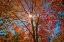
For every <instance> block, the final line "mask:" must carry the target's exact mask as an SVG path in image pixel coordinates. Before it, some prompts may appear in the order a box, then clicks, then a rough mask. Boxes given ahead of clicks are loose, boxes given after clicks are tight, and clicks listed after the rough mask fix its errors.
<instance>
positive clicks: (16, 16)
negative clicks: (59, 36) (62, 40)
mask: <svg viewBox="0 0 64 42" xmlns="http://www.w3.org/2000/svg"><path fill="white" fill-rule="evenodd" d="M1 2H2V3H1V4H3V5H2V6H1V10H0V13H1V19H2V21H3V23H4V24H6V22H7V21H8V22H9V23H8V24H6V27H8V26H10V25H11V26H13V28H12V29H14V30H15V32H17V33H18V35H20V36H21V38H23V39H24V38H25V37H26V38H31V39H30V40H33V41H34V42H38V40H39V41H42V40H43V42H44V41H45V39H47V40H46V42H47V41H48V42H50V38H51V37H50V36H51V35H52V34H54V31H53V29H54V28H55V25H56V24H57V22H56V20H60V21H61V23H63V22H62V21H63V16H62V15H63V14H58V12H59V11H62V12H63V11H64V10H63V9H64V8H63V7H64V5H63V4H62V0H5V1H4V0H2V1H1ZM49 2H50V3H49ZM7 4H8V5H7ZM9 4H10V5H9ZM45 5H47V7H46V6H45ZM2 7H3V8H2ZM4 7H5V8H4ZM3 9H4V11H3ZM2 14H3V15H2ZM7 16H8V17H7ZM3 17H4V18H3ZM14 20H20V21H21V22H20V23H22V26H18V25H17V24H16V25H15V23H14ZM10 23H11V24H10ZM61 23H58V24H59V26H60V24H61ZM18 24H19V23H18ZM0 25H1V27H2V26H4V25H2V23H1V24H0ZM61 27H63V25H61ZM60 29H61V28H60ZM60 29H59V30H60ZM22 30H23V31H22ZM25 31H26V32H25ZM61 31H62V30H61ZM25 33H26V34H25ZM24 35H25V36H24ZM20 40H21V39H20ZM28 40H29V39H28ZM30 40H29V41H30Z"/></svg>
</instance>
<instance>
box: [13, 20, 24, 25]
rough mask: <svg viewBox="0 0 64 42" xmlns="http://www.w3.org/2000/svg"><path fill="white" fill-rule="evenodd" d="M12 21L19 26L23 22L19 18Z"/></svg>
mask: <svg viewBox="0 0 64 42" xmlns="http://www.w3.org/2000/svg"><path fill="white" fill-rule="evenodd" d="M14 23H15V24H16V25H19V26H24V24H23V23H22V22H21V21H20V20H14Z"/></svg>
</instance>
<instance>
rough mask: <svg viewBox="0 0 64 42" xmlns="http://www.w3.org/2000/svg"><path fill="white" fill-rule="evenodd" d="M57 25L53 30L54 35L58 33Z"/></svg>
mask: <svg viewBox="0 0 64 42" xmlns="http://www.w3.org/2000/svg"><path fill="white" fill-rule="evenodd" d="M58 29H59V25H58V24H56V27H55V28H54V29H53V31H54V34H57V33H58V32H59V30H58Z"/></svg>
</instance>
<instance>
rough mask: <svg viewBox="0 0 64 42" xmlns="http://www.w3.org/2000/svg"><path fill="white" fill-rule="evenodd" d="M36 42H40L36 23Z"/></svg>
mask: <svg viewBox="0 0 64 42" xmlns="http://www.w3.org/2000/svg"><path fill="white" fill-rule="evenodd" d="M36 42H38V22H37V23H36Z"/></svg>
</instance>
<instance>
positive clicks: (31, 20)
mask: <svg viewBox="0 0 64 42" xmlns="http://www.w3.org/2000/svg"><path fill="white" fill-rule="evenodd" d="M31 24H32V31H33V39H34V42H36V40H35V31H34V25H33V18H31Z"/></svg>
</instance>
